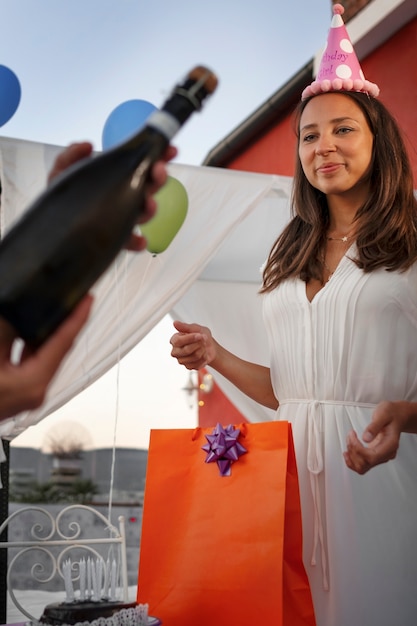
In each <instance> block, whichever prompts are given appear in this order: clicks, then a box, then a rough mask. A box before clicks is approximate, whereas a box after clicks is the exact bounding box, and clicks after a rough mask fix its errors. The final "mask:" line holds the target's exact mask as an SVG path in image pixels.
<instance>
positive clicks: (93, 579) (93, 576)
mask: <svg viewBox="0 0 417 626" xmlns="http://www.w3.org/2000/svg"><path fill="white" fill-rule="evenodd" d="M91 583H92V597H91V599H92V601H93V602H98V601H99V599H100V598H98V597H97V571H96V568H95V565H94V562H92V563H91Z"/></svg>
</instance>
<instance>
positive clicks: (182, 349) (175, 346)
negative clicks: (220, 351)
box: [170, 321, 216, 370]
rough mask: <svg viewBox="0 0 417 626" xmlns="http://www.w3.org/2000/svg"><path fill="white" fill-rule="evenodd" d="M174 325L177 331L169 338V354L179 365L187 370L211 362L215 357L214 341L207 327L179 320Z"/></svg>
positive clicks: (195, 368)
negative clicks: (170, 348) (170, 347)
mask: <svg viewBox="0 0 417 626" xmlns="http://www.w3.org/2000/svg"><path fill="white" fill-rule="evenodd" d="M174 327H175V328H176V329H177V331H178V332H176V333H175V334H174V335H172V337H171V340H170V343H171V345H172V350H171V356H173V357H174V358H175V359H177V361H178V363H179V364H180V365H184V366H185V367H186V368H187V369H189V370H198V369H201V368H202V367H206V366H207V365H210V363H212V362H213V360H214V359H215V358H216V343H215V341H214V339H213V337H212V334H211V332H210V330H209V329H208V328H206V327H205V326H200V325H199V324H186V323H185V322H179V321H175V322H174Z"/></svg>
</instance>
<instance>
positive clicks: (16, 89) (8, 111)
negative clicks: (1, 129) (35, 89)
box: [0, 65, 22, 126]
mask: <svg viewBox="0 0 417 626" xmlns="http://www.w3.org/2000/svg"><path fill="white" fill-rule="evenodd" d="M21 94H22V91H21V89H20V83H19V79H18V78H17V76H16V74H14V72H12V70H9V68H8V67H5V66H4V65H0V126H3V124H5V123H6V122H8V121H9V119H10V118H11V117H12V116H13V115H14V114H15V112H16V109H17V107H18V106H19V102H20V96H21Z"/></svg>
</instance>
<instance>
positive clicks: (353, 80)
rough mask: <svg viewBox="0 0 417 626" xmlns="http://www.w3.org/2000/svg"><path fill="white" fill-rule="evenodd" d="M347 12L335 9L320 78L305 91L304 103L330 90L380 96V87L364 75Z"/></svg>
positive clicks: (335, 6)
mask: <svg viewBox="0 0 417 626" xmlns="http://www.w3.org/2000/svg"><path fill="white" fill-rule="evenodd" d="M344 11H345V9H344V8H343V7H342V5H341V4H335V5H334V6H333V18H332V23H331V25H330V30H329V34H328V37H327V45H326V48H325V50H324V52H323V56H322V57H321V61H320V68H319V71H318V73H317V78H316V80H314V81H313V82H312V83H311V85H309V86H308V87H306V88H305V89H304V91H303V93H302V94H301V100H305V99H306V98H309V97H310V96H316V95H318V94H319V93H326V92H328V91H362V92H363V93H367V94H368V95H370V96H373V97H374V98H376V97H377V96H378V94H379V87H378V86H377V85H375V84H374V83H371V82H370V81H369V80H366V79H365V76H364V75H363V72H362V69H361V66H360V65H359V61H358V57H357V56H356V53H355V51H354V49H353V46H352V42H351V41H350V38H349V35H348V33H347V30H346V27H345V24H344V22H343V19H342V15H343V13H344Z"/></svg>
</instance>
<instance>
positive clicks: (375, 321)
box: [263, 247, 417, 626]
mask: <svg viewBox="0 0 417 626" xmlns="http://www.w3.org/2000/svg"><path fill="white" fill-rule="evenodd" d="M352 253H354V247H353V248H351V250H350V254H352ZM263 307H264V319H265V323H266V327H267V331H268V335H269V341H270V348H271V377H272V382H273V386H274V391H275V393H276V397H277V398H278V399H279V403H280V407H279V409H278V415H277V417H278V419H281V420H288V421H289V422H291V424H292V429H293V435H294V444H295V451H296V458H297V466H298V473H299V481H300V497H301V508H302V515H303V533H304V539H303V541H304V544H303V555H304V563H305V566H306V570H307V573H308V576H309V579H310V584H311V590H312V594H313V600H314V605H315V611H316V620H317V626H416V624H417V435H412V434H403V435H402V436H401V442H400V448H399V451H398V454H397V457H396V459H395V460H393V461H390V462H388V463H385V464H383V465H380V466H377V467H375V468H373V469H372V470H370V471H369V472H368V473H367V474H366V475H364V476H360V475H358V474H356V473H355V472H353V471H351V470H349V469H348V468H347V467H346V465H345V463H344V459H343V451H344V450H345V449H346V436H347V434H348V432H349V431H350V430H351V429H354V430H356V432H357V433H358V435H359V436H360V435H361V434H362V432H363V430H364V428H365V426H366V425H367V424H368V423H369V422H370V421H371V416H372V413H373V410H374V408H375V406H376V405H377V404H378V403H379V402H381V401H382V400H409V401H413V402H417V266H414V267H412V268H411V269H409V270H407V271H406V272H405V273H399V272H387V271H385V270H377V271H375V272H372V273H370V274H364V273H363V272H362V271H361V270H359V269H358V268H357V266H356V265H355V264H354V263H353V262H352V261H351V260H350V259H349V258H348V257H344V258H343V259H342V261H341V262H340V264H339V266H338V268H337V270H336V272H335V273H334V275H333V276H332V278H331V279H330V281H329V282H328V283H327V284H326V285H325V287H324V288H323V289H322V290H321V291H319V292H318V293H317V294H316V296H315V297H314V299H313V300H312V301H311V302H309V300H308V299H307V296H306V289H305V283H304V282H302V281H301V280H289V281H286V282H285V283H283V284H282V285H280V286H279V287H278V288H277V289H276V290H274V291H273V292H271V293H269V294H266V295H265V296H264V302H263Z"/></svg>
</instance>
